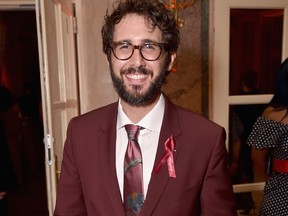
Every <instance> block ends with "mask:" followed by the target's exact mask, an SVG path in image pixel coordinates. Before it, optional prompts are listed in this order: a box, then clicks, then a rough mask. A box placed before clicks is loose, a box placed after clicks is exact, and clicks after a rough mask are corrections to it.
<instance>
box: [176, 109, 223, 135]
mask: <svg viewBox="0 0 288 216" xmlns="http://www.w3.org/2000/svg"><path fill="white" fill-rule="evenodd" d="M176 107H177V112H178V116H179V120H180V122H182V123H186V124H189V125H190V126H191V127H192V126H193V125H194V126H195V127H198V128H211V129H212V128H215V129H217V128H218V129H220V128H222V127H221V126H220V125H218V124H217V123H215V122H213V121H212V120H210V119H208V118H207V117H205V116H203V115H201V114H199V113H196V112H193V111H191V110H188V109H186V108H183V107H180V106H177V105H176Z"/></svg>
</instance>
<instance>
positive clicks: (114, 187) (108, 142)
mask: <svg viewBox="0 0 288 216" xmlns="http://www.w3.org/2000/svg"><path fill="white" fill-rule="evenodd" d="M109 115H110V116H112V118H109V119H107V121H106V122H104V123H103V133H102V134H101V136H100V138H99V146H100V147H99V152H100V156H99V164H100V170H101V174H100V175H101V176H102V179H103V181H102V182H103V184H104V185H103V187H105V191H107V196H108V202H109V210H107V212H111V213H112V212H113V215H119V216H124V215H125V213H124V208H123V203H122V198H121V193H120V190H119V185H118V180H117V174H116V166H115V163H116V162H115V160H116V159H115V154H116V116H117V104H116V106H115V112H112V115H111V113H109ZM111 122H112V125H111Z"/></svg>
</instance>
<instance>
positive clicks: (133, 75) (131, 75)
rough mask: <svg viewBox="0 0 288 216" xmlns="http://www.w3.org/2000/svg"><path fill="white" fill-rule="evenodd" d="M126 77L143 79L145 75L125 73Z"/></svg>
mask: <svg viewBox="0 0 288 216" xmlns="http://www.w3.org/2000/svg"><path fill="white" fill-rule="evenodd" d="M127 77H128V78H130V79H143V78H145V77H146V75H144V74H127Z"/></svg>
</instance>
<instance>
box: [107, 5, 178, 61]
mask: <svg viewBox="0 0 288 216" xmlns="http://www.w3.org/2000/svg"><path fill="white" fill-rule="evenodd" d="M115 4H116V5H115ZM115 4H114V5H113V6H114V7H113V11H112V13H111V14H110V15H109V14H108V10H107V12H106V16H105V18H104V19H105V23H104V25H103V27H102V42H103V52H104V53H105V54H106V55H107V56H108V58H109V59H110V56H111V47H110V45H111V43H112V42H113V37H114V30H115V25H116V24H118V23H119V22H120V21H121V20H122V18H123V17H124V16H125V15H127V14H132V13H134V14H138V15H140V16H143V17H144V18H145V20H146V23H147V26H148V27H149V28H152V29H153V28H155V27H158V28H159V29H160V31H161V32H162V37H163V40H164V43H165V44H166V45H165V50H166V51H167V53H172V52H176V51H177V49H178V45H179V43H180V38H179V30H178V27H177V24H176V22H175V18H174V15H173V13H172V11H171V10H169V9H167V8H166V7H165V6H164V5H163V4H162V3H160V2H159V1H157V0H126V1H122V0H120V1H118V2H116V3H115Z"/></svg>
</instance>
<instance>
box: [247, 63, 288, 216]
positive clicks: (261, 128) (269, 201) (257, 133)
mask: <svg viewBox="0 0 288 216" xmlns="http://www.w3.org/2000/svg"><path fill="white" fill-rule="evenodd" d="M247 144H248V145H250V146H252V147H254V148H256V149H260V150H264V151H262V152H266V151H267V150H268V149H269V150H270V155H271V162H272V170H271V172H270V174H269V177H268V179H267V181H266V184H265V189H264V197H263V202H262V204H261V206H260V210H259V215H260V216H287V215H288V58H287V59H286V60H285V61H284V62H283V63H282V65H281V67H280V69H279V71H278V76H277V83H276V91H275V94H274V96H273V98H272V100H271V101H270V102H269V104H268V107H267V108H266V109H265V110H264V112H263V114H262V116H260V117H259V118H258V119H257V121H256V122H255V124H254V126H253V129H252V132H251V134H250V136H249V138H248V140H247ZM263 170H264V167H263Z"/></svg>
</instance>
